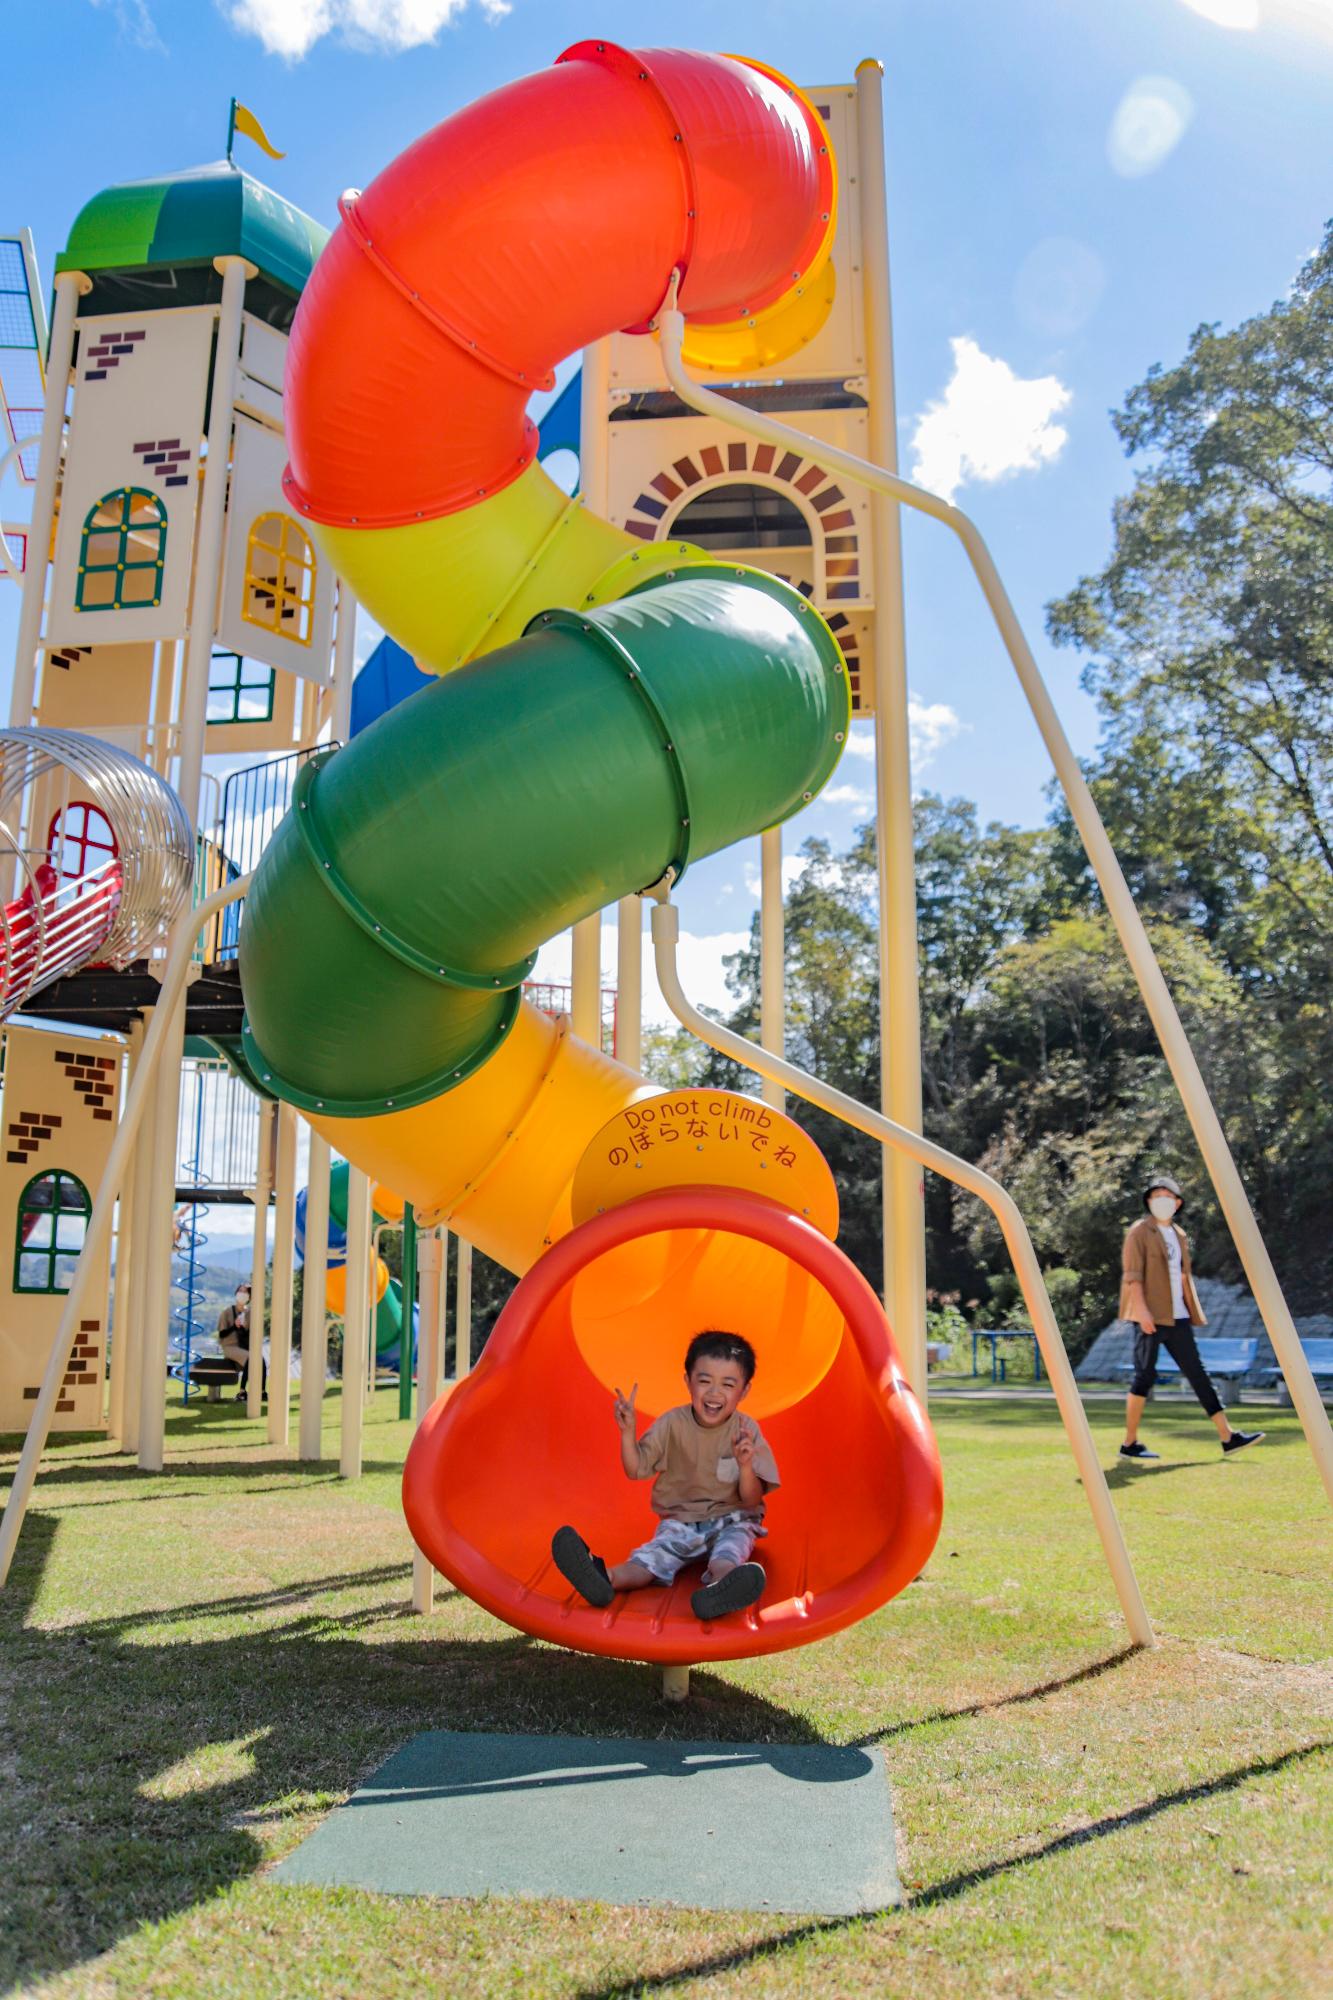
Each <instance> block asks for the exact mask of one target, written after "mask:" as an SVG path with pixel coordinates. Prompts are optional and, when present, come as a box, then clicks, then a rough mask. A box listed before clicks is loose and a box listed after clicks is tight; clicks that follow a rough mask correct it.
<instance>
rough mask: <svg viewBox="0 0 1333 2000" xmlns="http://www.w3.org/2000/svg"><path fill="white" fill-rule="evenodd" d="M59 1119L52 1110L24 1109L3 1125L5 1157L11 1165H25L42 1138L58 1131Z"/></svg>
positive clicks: (34, 1152) (47, 1137)
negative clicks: (5, 1143)
mask: <svg viewBox="0 0 1333 2000" xmlns="http://www.w3.org/2000/svg"><path fill="white" fill-rule="evenodd" d="M60 1125H61V1119H60V1118H59V1116H58V1115H57V1114H56V1113H55V1112H54V1111H24V1112H21V1113H20V1114H19V1116H18V1117H17V1118H11V1119H10V1121H9V1123H8V1125H7V1126H6V1127H5V1139H6V1141H7V1145H6V1150H5V1158H6V1160H7V1161H8V1162H9V1165H10V1166H11V1167H26V1166H27V1164H28V1162H29V1160H31V1159H32V1158H33V1157H34V1155H35V1154H36V1152H37V1148H38V1147H39V1146H40V1145H41V1143H42V1141H43V1140H44V1139H49V1138H50V1137H51V1135H52V1133H53V1132H58V1131H59V1129H60Z"/></svg>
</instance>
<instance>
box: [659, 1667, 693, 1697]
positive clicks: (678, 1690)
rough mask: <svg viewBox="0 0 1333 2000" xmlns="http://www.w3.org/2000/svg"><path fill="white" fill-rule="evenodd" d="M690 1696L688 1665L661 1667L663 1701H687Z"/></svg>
mask: <svg viewBox="0 0 1333 2000" xmlns="http://www.w3.org/2000/svg"><path fill="white" fill-rule="evenodd" d="M689 1698H690V1670H689V1668H688V1667H663V1669H662V1699H663V1701H688V1700H689Z"/></svg>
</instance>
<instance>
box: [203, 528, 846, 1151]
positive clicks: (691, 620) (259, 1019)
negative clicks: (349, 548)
mask: <svg viewBox="0 0 1333 2000" xmlns="http://www.w3.org/2000/svg"><path fill="white" fill-rule="evenodd" d="M850 713H851V695H850V690H849V687H848V683H847V673H846V669H845V667H844V665H843V661H842V654H841V652H840V651H839V649H838V644H837V641H836V640H835V639H834V637H833V635H832V633H831V632H830V631H829V629H828V627H827V625H825V623H824V621H823V619H822V618H821V617H820V616H819V614H818V612H817V611H814V610H813V609H812V608H811V607H810V606H809V605H808V604H807V603H806V601H805V599H804V598H803V597H802V596H801V594H800V592H799V591H797V590H794V589H793V588H792V587H791V585H790V584H785V583H783V582H781V581H780V579H778V578H777V577H772V576H768V575H766V574H765V573H764V572H762V571H759V570H743V569H738V568H736V567H735V566H734V565H722V564H719V565H708V566H706V567H703V568H698V569H691V570H690V571H689V572H688V573H686V574H685V575H682V576H681V577H679V578H678V579H676V580H673V581H669V582H655V583H651V584H649V585H647V586H645V587H644V588H643V589H642V590H640V591H636V592H635V593H633V594H632V595H631V596H628V597H625V598H621V599H620V600H618V601H617V602H616V603H614V604H611V605H606V606H604V607H602V608H600V609H598V610H595V611H586V612H583V613H576V612H572V611H560V610H555V611H548V612H543V613H542V614H541V615H540V616H539V617H538V618H535V619H534V620H533V621H532V623H531V625H529V627H528V629H527V631H526V633H525V634H524V636H523V638H522V639H520V640H517V641H516V642H515V643H514V644H512V645H509V646H505V647H502V648H500V649H498V650H497V651H495V652H493V653H490V654H487V655H486V656H485V657H484V658H482V659H480V660H477V661H474V662H473V663H472V664H471V665H469V666H466V667H463V668H461V669H459V671H458V672H456V673H453V674H450V675H448V676H447V677H446V678H445V679H443V680H441V681H438V682H437V683H436V684H435V685H434V686H432V687H429V688H426V689H423V690H422V692H421V693H420V694H415V695H413V696H411V697H410V699H409V700H407V701H405V702H403V703H401V704H400V706H398V707H397V708H394V709H390V710H389V711H388V713H387V714H385V715H383V716H381V717H380V719H379V721H378V722H376V723H374V724H372V726H371V727H370V728H369V729H367V730H365V731H364V732H363V734H361V735H360V736H358V737H357V738H356V739H355V740H354V741H353V742H352V743H350V744H349V745H348V746H347V747H346V748H345V749H342V750H339V751H336V752H332V753H329V754H327V755H326V756H325V757H323V758H319V759H312V760H311V761H310V763H308V764H307V765H306V766H305V768H304V769H303V771H302V772H301V775H300V777H299V779H298V781H297V787H296V794H295V798H294V802H293V806H292V810H291V811H290V812H289V813H288V815H287V817H286V819H285V820H284V821H283V822H282V824H281V826H280V827H279V828H278V831H277V833H276V834H275V836H274V838H273V840H272V841H271V842H270V843H269V846H268V848H267V849H266V850H265V853H264V856H263V859H262V861H261V862H260V865H259V869H258V872H257V874H256V877H255V881H254V884H253V886H252V888H251V890H250V894H249V897H248V900H247V904H246V912H245V920H244V923H243V924H242V927H241V947H240V957H241V980H242V986H243V990H244V993H245V1001H246V1009H247V1020H246V1026H245V1033H244V1047H245V1056H246V1060H247V1062H248V1063H249V1064H250V1065H251V1067H252V1068H253V1070H254V1073H255V1075H256V1077H257V1079H258V1081H259V1083H260V1084H261V1086H262V1087H264V1088H266V1089H272V1090H276V1091H279V1092H280V1093H281V1095H282V1096H283V1097H285V1098H286V1099H288V1101H289V1102H291V1103H293V1104H297V1105H299V1106H301V1108H302V1109H304V1110H308V1111H326V1112H329V1113H332V1114H336V1115H339V1116H342V1117H358V1116H360V1117H372V1116H378V1115H379V1114H380V1113H381V1112H384V1111H390V1110H395V1109H398V1110H401V1109H405V1108H407V1107H408V1106H410V1105H414V1104H421V1103H425V1102H426V1101H428V1100H429V1099H431V1098H433V1097H437V1096H439V1095H440V1094H441V1093H442V1092H444V1091H446V1090H448V1089H450V1088H452V1086H453V1085H454V1084H455V1083H457V1082H459V1081H460V1080H461V1079H462V1078H463V1077H465V1076H468V1075H470V1074H471V1072H472V1071H473V1070H475V1069H477V1068H479V1067H480V1065H481V1064H482V1063H484V1062H485V1061H486V1060H487V1058H488V1057H489V1056H490V1055H491V1054H492V1053H493V1052H494V1050H495V1049H496V1048H497V1047H498V1046H499V1044H500V1043H501V1042H502V1041H503V1039H504V1037H505V1035H506V1034H507V1033H508V1031H509V1029H510V1027H511V1026H512V1024H513V1021H514V1017H515V1015H516V1013H517V1010H518V1005H519V998H520V996H519V991H518V989H519V986H520V984H521V982H522V980H523V979H524V978H525V976H526V975H527V973H528V972H529V970H530V969H531V965H532V961H533V958H534V957H535V955H536V952H537V948H538V947H539V946H540V945H541V944H543V943H544V942H545V941H546V939H547V938H549V937H553V936H555V935H556V933H557V932H559V931H562V930H564V929H566V928H567V927H568V926H569V925H570V924H573V923H576V922H577V921H578V920H579V919H580V918H581V917H585V916H589V915H591V914H592V912H594V911H596V910H600V909H603V908H605V907H606V906H607V905H608V904H610V903H613V902H615V901H616V899H617V898H618V897H620V896H626V895H632V894H634V893H635V892H636V891H637V890H640V889H644V888H648V887H649V886H651V884H653V883H654V882H657V881H659V880H660V879H661V877H662V876H663V875H664V873H665V872H666V870H667V869H668V868H673V869H674V870H675V871H676V874H677V875H679V874H680V873H681V872H682V870H683V869H684V867H685V865H686V863H687V861H688V860H689V859H690V858H691V857H692V856H693V857H696V858H697V857H701V856H703V855H707V854H713V853H716V852H717V851H718V850H719V849H721V848H724V847H729V846H730V845H731V844H732V842H733V841H736V840H740V839H742V838H744V837H745V836H747V835H750V834H754V833H757V832H759V831H761V830H762V829H763V828H765V827H769V826H774V825H776V824H777V823H778V822H779V821H781V820H783V819H785V818H787V817H788V816H789V815H790V814H792V813H794V812H798V811H799V810H800V809H801V807H802V806H803V805H804V804H805V803H806V802H807V801H808V800H809V799H811V798H813V797H814V795H815V793H816V792H818V791H819V789H820V788H821V786H822V785H823V784H824V783H825V782H826V781H827V779H828V778H829V776H830V775H831V773H832V771H833V769H834V767H835V765H836V764H837V761H838V758H839V756H840V755H841V752H842V747H843V744H844V742H845V740H846V734H847V727H848V722H849V719H850ZM349 1080H350V1081H352V1083H353V1084H354V1092H353V1094H351V1095H349V1094H348V1083H349Z"/></svg>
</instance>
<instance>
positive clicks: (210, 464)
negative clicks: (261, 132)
mask: <svg viewBox="0 0 1333 2000" xmlns="http://www.w3.org/2000/svg"><path fill="white" fill-rule="evenodd" d="M213 264H214V268H215V269H216V270H218V271H220V272H221V273H222V304H221V307H220V308H219V311H218V335H217V346H216V348H215V350H214V355H213V395H212V401H211V402H210V405H209V412H208V454H207V456H206V458H205V459H204V482H203V491H202V492H201V494H200V496H199V530H198V535H197V537H196V541H195V558H194V587H193V593H192V598H191V604H190V637H189V642H188V644H187V646H186V650H185V678H184V682H183V685H182V687H181V707H180V730H181V733H180V757H179V763H178V766H177V770H178V777H177V782H176V790H177V791H178V792H179V793H180V800H181V804H182V805H183V806H184V807H185V810H186V812H187V814H188V815H189V820H190V824H191V826H197V825H198V821H199V790H200V780H201V778H202V776H203V768H204V731H205V729H206V728H207V725H208V677H209V666H210V662H211V660H212V658H213V629H214V627H213V621H214V618H215V615H216V607H217V601H218V584H219V582H220V580H221V577H222V543H223V535H224V532H225V529H226V524H227V522H226V507H227V476H228V470H229V463H228V462H229V460H230V457H231V426H232V403H233V402H234V400H235V396H236V363H237V361H238V359H239V357H240V352H241V314H242V311H243V310H244V307H245V281H246V279H247V278H253V277H254V276H255V275H256V271H255V266H254V265H253V264H250V263H247V261H246V259H245V258H244V257H215V258H214V259H213Z"/></svg>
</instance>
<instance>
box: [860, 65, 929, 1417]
mask: <svg viewBox="0 0 1333 2000" xmlns="http://www.w3.org/2000/svg"><path fill="white" fill-rule="evenodd" d="M856 123H857V141H858V152H859V155H860V178H861V274H862V276H861V285H862V297H863V298H864V300H865V330H866V371H867V375H868V378H869V386H870V397H869V404H870V407H869V437H870V456H871V458H872V459H874V461H875V462H876V464H877V465H884V466H887V467H888V469H889V471H890V472H896V471H897V470H898V413H897V401H896V393H895V385H894V368H893V311H892V304H891V296H890V290H889V219H888V202H887V196H886V193H885V186H884V70H883V66H882V64H880V63H878V62H875V61H873V60H871V61H868V62H863V63H859V64H858V65H857V71H856ZM870 531H871V546H872V549H873V553H874V573H875V639H874V658H875V823H876V828H877V852H878V864H879V908H880V923H879V992H880V1011H879V1021H880V1036H879V1047H880V1108H881V1110H883V1111H884V1112H885V1114H886V1115H887V1116H888V1117H890V1118H892V1119H894V1120H895V1121H896V1122H897V1123H898V1124H899V1125H906V1126H909V1127H910V1128H911V1130H912V1131H913V1132H919V1131H920V1130H921V1126H922V1111H921V998H920V975H919V971H918V964H917V936H916V846H915V829H914V826H913V815H912V762H911V749H910V741H911V739H910V729H909V719H908V708H907V636H906V621H905V617H904V611H903V551H902V516H901V514H900V512H899V508H898V503H897V502H896V501H895V500H891V499H890V498H889V497H888V496H887V495H886V494H884V493H877V492H872V493H871V496H870ZM883 1199H884V1210H883V1213H884V1304H885V1306H886V1308H887V1310H888V1315H889V1321H890V1323H891V1325H892V1326H893V1329H894V1332H895V1334H896V1335H897V1337H898V1340H899V1343H900V1345H901V1346H902V1349H903V1357H904V1360H905V1362H906V1364H907V1373H908V1376H909V1378H910V1380H911V1383H912V1387H913V1388H914V1389H915V1391H916V1393H917V1395H918V1396H919V1397H920V1398H921V1400H922V1401H923V1402H924V1401H925V1398H926V1388H927V1382H926V1218H925V1205H924V1189H923V1187H922V1181H921V1169H920V1167H919V1166H918V1165H917V1163H916V1161H915V1160H911V1159H909V1158H908V1157H907V1155H906V1154H905V1153H895V1154H894V1155H893V1156H892V1157H891V1158H888V1159H886V1160H885V1162H884V1197H883Z"/></svg>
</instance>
